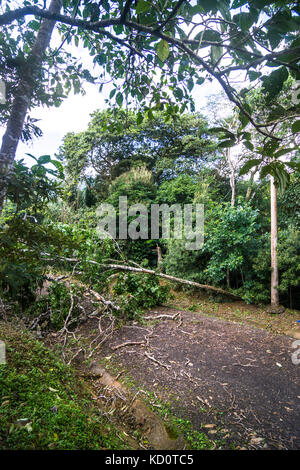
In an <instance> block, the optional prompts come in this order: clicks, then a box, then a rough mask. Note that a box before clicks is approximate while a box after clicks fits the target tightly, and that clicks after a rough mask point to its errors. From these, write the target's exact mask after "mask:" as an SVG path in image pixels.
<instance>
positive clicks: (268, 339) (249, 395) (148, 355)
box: [86, 308, 300, 449]
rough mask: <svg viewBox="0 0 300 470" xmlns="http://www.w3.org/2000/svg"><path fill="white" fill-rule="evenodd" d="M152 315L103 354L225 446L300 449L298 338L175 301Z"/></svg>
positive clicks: (124, 329)
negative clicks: (177, 306) (210, 314)
mask: <svg viewBox="0 0 300 470" xmlns="http://www.w3.org/2000/svg"><path fill="white" fill-rule="evenodd" d="M164 314H165V315H174V314H178V315H177V316H176V317H175V318H174V319H173V320H172V319H165V318H159V316H160V315H164ZM147 315H148V316H153V317H158V318H157V320H155V319H154V320H152V319H150V320H149V321H148V322H147V325H138V324H137V323H134V324H131V325H126V326H123V327H122V328H121V329H119V330H117V331H116V332H115V334H114V336H113V337H112V338H111V339H110V340H109V341H108V342H107V344H106V345H105V346H104V348H103V349H102V351H101V356H102V357H103V355H104V356H106V357H107V356H108V357H109V358H110V360H112V361H113V363H114V364H115V365H117V366H118V367H119V369H120V370H121V368H125V369H126V373H128V375H129V376H130V377H132V379H134V381H135V382H136V383H137V384H138V385H140V386H141V387H145V388H146V389H148V390H150V391H154V392H155V393H156V394H157V395H158V396H159V397H160V398H162V399H163V400H167V401H170V406H171V409H172V410H173V411H174V412H175V413H176V414H177V415H178V416H181V417H183V418H188V419H190V420H191V422H192V424H193V426H194V428H195V429H198V430H205V431H206V432H207V433H208V435H209V436H210V437H211V438H214V437H217V438H218V440H219V442H222V443H223V444H222V446H223V447H225V448H230V447H231V446H233V445H234V446H235V447H239V448H282V449H299V448H300V430H299V428H300V426H299V423H300V419H299V418H300V407H299V405H300V387H299V375H300V374H299V373H300V365H294V364H293V363H292V360H291V354H292V353H293V352H294V351H295V350H294V349H293V347H292V344H293V341H295V340H294V339H292V338H290V337H288V336H276V335H272V334H270V333H268V332H266V331H265V330H261V329H258V328H253V327H251V326H247V325H240V324H237V323H233V322H227V321H224V320H220V319H218V318H211V317H206V316H204V315H201V314H198V313H196V314H195V313H191V312H179V311H177V310H173V309H169V308H168V309H166V308H159V309H156V310H155V312H150V313H148V314H147ZM147 315H146V316H147ZM87 326H88V325H86V327H87ZM127 342H133V343H142V344H131V345H127V346H124V345H123V346H121V347H118V346H120V345H122V344H123V343H127ZM143 343H144V344H143ZM116 347H117V348H116ZM115 348H116V349H115Z"/></svg>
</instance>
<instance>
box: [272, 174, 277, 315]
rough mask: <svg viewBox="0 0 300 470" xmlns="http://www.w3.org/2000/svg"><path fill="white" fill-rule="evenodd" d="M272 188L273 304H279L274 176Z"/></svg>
mask: <svg viewBox="0 0 300 470" xmlns="http://www.w3.org/2000/svg"><path fill="white" fill-rule="evenodd" d="M270 189H271V305H274V306H278V305H279V293H278V284H279V278H278V265H277V242H278V227H277V191H276V186H275V184H274V177H273V176H271V179H270Z"/></svg>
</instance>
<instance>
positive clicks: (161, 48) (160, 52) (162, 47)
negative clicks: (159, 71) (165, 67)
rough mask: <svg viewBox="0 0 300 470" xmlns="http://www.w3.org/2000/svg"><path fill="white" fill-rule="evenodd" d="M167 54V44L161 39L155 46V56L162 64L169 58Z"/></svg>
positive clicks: (168, 50) (168, 51) (168, 49)
mask: <svg viewBox="0 0 300 470" xmlns="http://www.w3.org/2000/svg"><path fill="white" fill-rule="evenodd" d="M169 53H170V48H169V44H168V42H167V41H165V40H164V39H162V40H161V41H160V42H159V43H158V45H157V56H158V58H159V59H160V60H161V61H162V62H165V60H167V58H168V56H169Z"/></svg>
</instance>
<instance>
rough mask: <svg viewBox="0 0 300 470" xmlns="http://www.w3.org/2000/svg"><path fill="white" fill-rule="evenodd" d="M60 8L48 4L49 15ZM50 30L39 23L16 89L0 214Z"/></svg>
mask: <svg viewBox="0 0 300 470" xmlns="http://www.w3.org/2000/svg"><path fill="white" fill-rule="evenodd" d="M61 5H62V0H51V3H50V6H49V10H48V11H49V12H50V13H59V12H60V9H61ZM54 26H55V21H53V20H43V22H42V24H41V26H40V29H39V32H38V34H37V37H36V40H35V42H34V45H33V47H32V50H31V53H30V54H29V56H28V59H27V61H26V64H25V65H24V69H23V74H22V77H21V79H20V82H19V84H18V87H17V89H16V93H15V97H14V101H13V104H12V109H11V113H10V117H9V119H8V122H7V125H6V131H5V134H4V136H3V139H2V145H1V149H0V214H1V212H2V209H3V203H4V200H5V196H6V191H7V184H8V179H9V175H10V173H11V171H12V168H13V163H14V159H15V155H16V151H17V147H18V143H19V140H20V138H21V135H22V131H23V126H24V122H25V117H26V114H27V111H28V108H29V106H30V101H31V98H32V93H33V89H34V85H35V81H36V78H37V73H38V71H39V69H40V67H41V65H42V62H43V57H44V54H45V51H46V49H47V48H48V46H49V43H50V39H51V36H52V32H53V29H54Z"/></svg>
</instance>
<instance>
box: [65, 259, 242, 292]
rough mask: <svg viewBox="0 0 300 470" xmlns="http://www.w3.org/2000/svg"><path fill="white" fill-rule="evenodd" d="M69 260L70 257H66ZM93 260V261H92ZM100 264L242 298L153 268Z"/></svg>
mask: <svg viewBox="0 0 300 470" xmlns="http://www.w3.org/2000/svg"><path fill="white" fill-rule="evenodd" d="M65 259H67V260H68V258H65ZM69 261H71V262H75V261H78V260H77V259H71V258H70V259H69ZM90 262H91V261H90ZM96 264H99V266H102V267H104V268H110V269H116V270H119V271H131V272H135V273H144V274H152V275H154V276H158V277H161V278H163V279H168V280H169V281H174V282H178V283H180V284H186V285H188V286H191V287H196V288H198V289H204V290H207V291H212V292H215V293H216V294H222V295H226V296H228V297H231V298H232V299H235V300H241V297H240V296H239V295H236V294H233V293H232V292H228V291H226V290H223V289H220V288H219V287H214V286H209V285H206V284H199V282H194V281H188V280H186V279H181V278H179V277H175V276H170V275H169V274H163V273H160V272H157V271H154V270H153V269H145V268H136V267H133V266H127V265H121V264H101V263H96Z"/></svg>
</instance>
